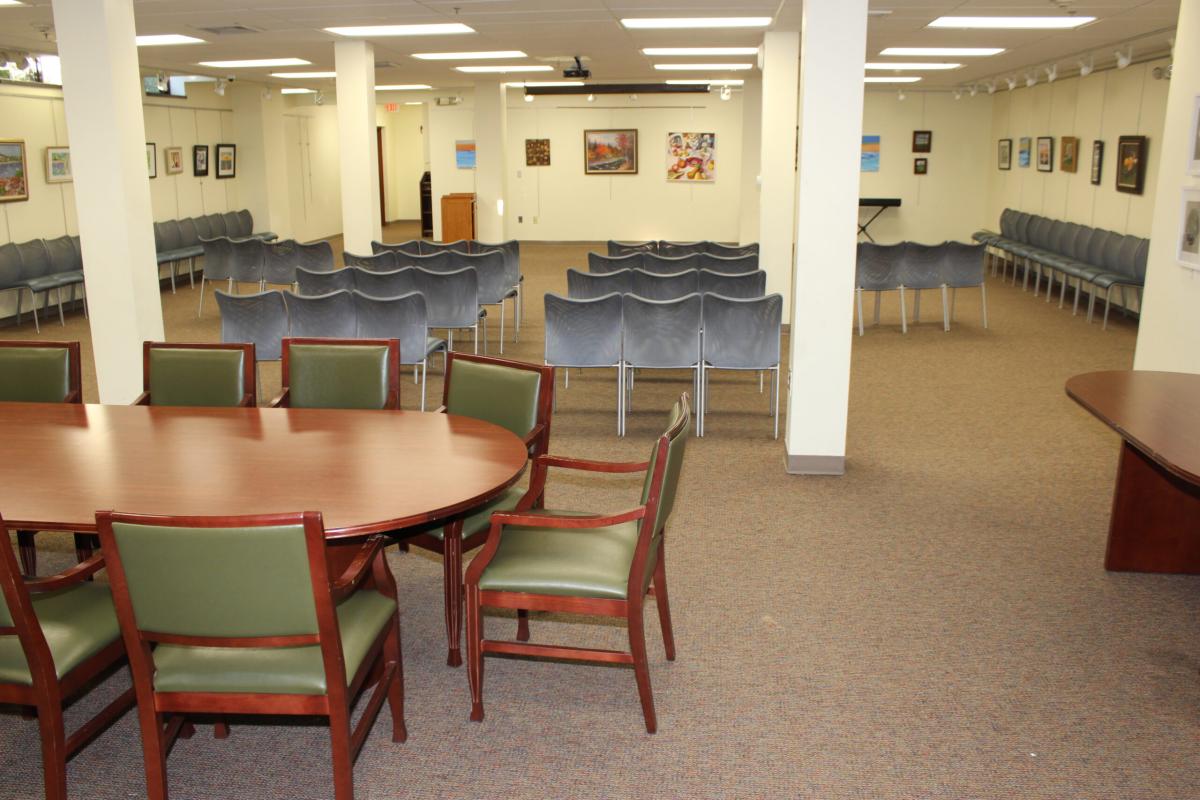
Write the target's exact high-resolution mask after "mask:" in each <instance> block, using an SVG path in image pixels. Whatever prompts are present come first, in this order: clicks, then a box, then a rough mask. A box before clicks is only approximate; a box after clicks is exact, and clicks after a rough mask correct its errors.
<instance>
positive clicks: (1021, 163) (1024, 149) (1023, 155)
mask: <svg viewBox="0 0 1200 800" xmlns="http://www.w3.org/2000/svg"><path fill="white" fill-rule="evenodd" d="M1032 149H1033V140H1032V139H1030V138H1029V137H1028V136H1022V137H1021V139H1020V144H1019V146H1018V147H1017V166H1018V167H1028V166H1029V160H1030V159H1029V153H1030V151H1031V150H1032Z"/></svg>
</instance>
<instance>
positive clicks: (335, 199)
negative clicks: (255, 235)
mask: <svg viewBox="0 0 1200 800" xmlns="http://www.w3.org/2000/svg"><path fill="white" fill-rule="evenodd" d="M283 137H284V142H285V147H286V148H287V177H288V208H289V209H290V212H291V221H292V235H293V236H294V237H295V238H296V239H298V240H299V241H302V242H311V241H312V240H314V239H321V238H324V237H326V236H335V235H337V234H339V233H341V232H342V183H341V177H340V175H339V173H338V169H339V166H340V165H339V161H338V157H337V154H338V126H337V108H336V106H334V105H332V104H331V103H326V104H325V105H320V106H318V105H313V104H312V101H311V100H309V101H308V102H307V103H306V104H304V103H297V104H295V105H290V106H289V107H288V109H287V110H286V111H285V112H284V116H283Z"/></svg>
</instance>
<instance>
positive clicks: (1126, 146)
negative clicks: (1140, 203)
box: [1117, 136, 1146, 194]
mask: <svg viewBox="0 0 1200 800" xmlns="http://www.w3.org/2000/svg"><path fill="white" fill-rule="evenodd" d="M1145 185H1146V137H1145V136H1122V137H1120V138H1119V139H1117V191H1118V192H1126V193H1127V194H1141V193H1142V189H1143V188H1145Z"/></svg>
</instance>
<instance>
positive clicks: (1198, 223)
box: [1176, 187, 1200, 270]
mask: <svg viewBox="0 0 1200 800" xmlns="http://www.w3.org/2000/svg"><path fill="white" fill-rule="evenodd" d="M1176 258H1177V259H1178V261H1179V263H1180V264H1182V265H1183V266H1185V267H1190V268H1192V269H1196V270H1200V189H1196V188H1191V187H1188V188H1185V189H1184V190H1183V204H1182V206H1181V207H1180V217H1179V250H1178V251H1177V253H1176Z"/></svg>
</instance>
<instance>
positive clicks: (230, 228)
mask: <svg viewBox="0 0 1200 800" xmlns="http://www.w3.org/2000/svg"><path fill="white" fill-rule="evenodd" d="M221 216H223V217H224V218H225V233H226V235H227V236H229V238H231V239H240V238H243V237H245V236H249V235H250V231H249V230H242V218H241V217H239V216H238V212H236V211H226V212H225V213H224V214H222V215H221Z"/></svg>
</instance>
